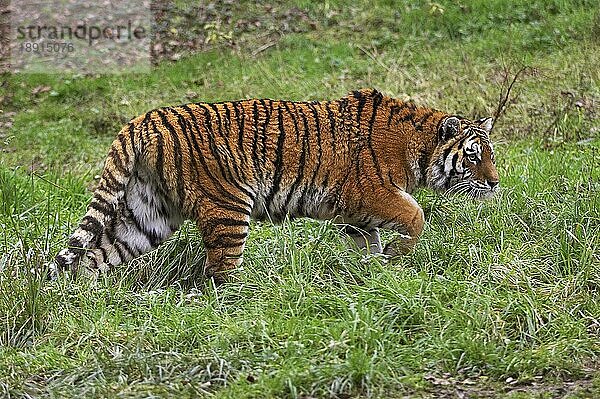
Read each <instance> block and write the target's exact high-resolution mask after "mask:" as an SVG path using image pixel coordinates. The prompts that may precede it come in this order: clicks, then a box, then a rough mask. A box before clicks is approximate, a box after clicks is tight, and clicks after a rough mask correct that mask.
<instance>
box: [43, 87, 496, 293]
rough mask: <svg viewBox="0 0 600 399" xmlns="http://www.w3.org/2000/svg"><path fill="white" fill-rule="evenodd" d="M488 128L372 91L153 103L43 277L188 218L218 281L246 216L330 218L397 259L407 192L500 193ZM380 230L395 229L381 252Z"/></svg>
mask: <svg viewBox="0 0 600 399" xmlns="http://www.w3.org/2000/svg"><path fill="white" fill-rule="evenodd" d="M492 126H493V118H483V119H479V120H476V121H472V120H469V119H467V118H464V117H462V116H458V115H454V114H449V113H445V112H442V111H438V110H435V109H431V108H428V107H424V106H419V105H416V104H415V103H414V102H412V101H402V100H400V99H396V98H393V97H390V96H386V95H384V94H382V93H381V92H379V91H378V90H376V89H361V90H356V91H353V92H351V93H349V94H347V95H345V96H344V97H342V98H340V99H337V100H332V101H287V100H271V99H246V100H239V101H228V102H215V103H202V102H200V103H191V104H185V105H179V106H172V107H163V108H158V109H154V110H152V111H150V112H147V113H145V114H143V115H141V116H138V117H137V118H134V119H132V120H131V121H130V122H129V123H128V124H127V125H126V126H125V127H123V129H122V130H121V131H120V132H119V133H118V135H117V137H116V139H115V140H114V142H113V143H112V145H111V146H110V150H109V152H108V157H107V159H106V161H105V165H104V169H103V171H102V174H101V177H100V180H99V183H98V185H97V188H96V189H95V191H94V193H93V197H92V199H91V202H90V203H89V207H88V209H87V213H86V214H85V216H83V218H82V219H81V222H80V223H79V226H78V227H77V229H76V230H75V231H74V233H73V234H72V235H71V236H70V238H69V240H68V245H67V248H65V249H63V250H61V251H60V252H59V253H58V254H57V255H56V257H55V260H54V262H53V264H52V265H51V271H50V273H51V276H53V277H56V276H57V275H58V274H60V273H61V272H63V271H68V272H69V273H73V274H78V273H85V274H91V275H93V276H98V275H100V274H102V273H105V272H107V271H108V270H109V269H111V268H114V267H115V266H117V265H119V264H121V263H123V262H126V261H129V260H131V259H133V258H136V257H138V256H140V255H142V254H144V253H146V252H148V251H150V250H152V249H155V248H157V247H158V246H159V245H160V244H161V243H162V242H164V241H165V240H166V239H167V238H169V237H170V236H171V235H172V234H173V233H174V232H175V231H176V230H178V228H179V227H180V226H181V225H182V223H183V222H184V221H185V220H187V219H191V220H192V221H193V222H195V224H196V226H197V229H198V231H199V233H200V235H201V237H202V242H203V246H204V248H205V251H206V255H205V260H204V269H203V271H204V274H205V275H206V276H207V277H209V278H212V279H213V281H214V282H215V283H219V284H220V283H223V282H226V281H228V276H230V273H231V272H232V271H233V270H235V269H236V268H237V267H238V266H240V264H241V263H242V260H243V252H244V247H245V245H246V239H247V237H248V230H249V227H250V220H251V219H255V220H269V221H271V222H275V223H278V222H281V221H283V220H285V219H286V218H290V219H292V218H298V217H309V218H313V219H318V220H331V221H332V222H333V223H334V224H335V225H336V226H339V228H340V230H341V231H342V233H343V234H345V235H347V236H349V237H350V239H351V240H350V243H352V241H354V243H355V244H356V246H358V247H359V248H362V249H363V250H366V251H368V252H371V253H374V254H381V255H382V256H384V257H385V256H388V257H395V256H401V255H404V254H408V253H409V252H410V251H411V250H412V249H413V248H414V247H415V245H416V243H417V241H418V238H419V236H420V235H421V233H422V232H423V229H424V223H425V217H424V213H423V209H422V208H421V207H420V205H419V204H418V203H417V201H416V200H415V199H414V198H413V196H412V195H411V194H412V193H413V192H414V190H415V189H417V188H420V187H425V188H430V189H433V190H434V191H438V192H447V193H455V194H461V193H462V194H465V195H467V196H470V197H473V198H479V199H484V198H490V197H492V196H493V195H494V193H495V192H496V191H497V190H498V187H499V176H498V172H497V170H496V166H495V158H494V150H493V147H492V143H491V141H490V139H489V132H490V131H491V129H492ZM379 229H389V230H392V231H395V232H398V233H400V234H397V235H396V236H397V237H396V238H394V239H392V240H391V241H390V242H389V243H388V244H387V245H386V246H385V247H383V246H382V243H381V239H380V235H379Z"/></svg>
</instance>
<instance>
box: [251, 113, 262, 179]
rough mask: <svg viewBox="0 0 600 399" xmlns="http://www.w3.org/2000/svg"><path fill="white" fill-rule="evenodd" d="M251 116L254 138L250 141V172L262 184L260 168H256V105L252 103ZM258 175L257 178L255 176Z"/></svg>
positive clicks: (257, 114)
mask: <svg viewBox="0 0 600 399" xmlns="http://www.w3.org/2000/svg"><path fill="white" fill-rule="evenodd" d="M252 116H253V118H254V120H253V130H254V138H253V139H252V172H253V174H254V177H255V178H258V179H260V180H261V183H260V184H262V173H260V168H257V167H256V161H257V160H258V116H259V113H258V103H257V102H256V101H254V102H253V103H252ZM257 175H258V176H257Z"/></svg>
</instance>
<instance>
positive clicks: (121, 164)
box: [50, 123, 138, 276]
mask: <svg viewBox="0 0 600 399" xmlns="http://www.w3.org/2000/svg"><path fill="white" fill-rule="evenodd" d="M133 131H134V125H133V123H130V124H129V126H126V127H124V128H123V129H122V130H121V131H120V132H119V134H118V136H117V138H116V139H115V140H114V141H113V143H112V145H111V147H110V151H109V155H108V157H107V159H106V162H105V164H104V170H103V172H102V175H101V177H100V182H99V184H98V187H97V188H96V190H95V191H94V196H93V198H92V200H91V202H90V204H89V206H88V210H87V212H86V214H85V216H84V217H83V219H82V220H81V222H80V224H79V227H78V228H77V229H76V230H75V232H74V233H73V234H72V235H71V236H70V238H69V242H68V246H67V248H65V249H63V250H62V251H60V252H59V253H58V255H56V257H55V264H54V265H51V269H54V270H50V272H51V275H53V276H54V275H55V274H57V273H58V272H61V271H66V270H70V271H73V272H74V271H76V270H77V269H78V266H79V263H80V262H81V260H82V257H84V256H85V255H88V256H86V258H87V260H89V262H88V263H89V264H88V265H86V267H87V268H89V269H101V268H102V263H105V262H103V261H104V260H105V259H98V255H99V254H98V253H94V251H92V252H90V250H95V251H96V252H100V255H102V256H103V258H109V257H110V256H109V253H108V252H106V251H107V250H108V249H109V248H107V247H109V246H110V245H108V244H109V242H103V241H107V240H108V241H113V242H114V241H115V239H116V237H111V232H112V231H113V230H114V229H113V228H112V227H113V226H114V224H115V223H116V221H117V220H116V219H117V217H118V211H119V204H120V203H122V202H123V198H124V197H125V195H126V190H127V186H128V183H129V181H130V178H131V176H132V173H133V172H134V168H135V165H136V154H137V153H138V151H137V149H136V148H135V145H134V137H133ZM111 239H112V240H111ZM113 246H114V244H113ZM52 266H53V267H52Z"/></svg>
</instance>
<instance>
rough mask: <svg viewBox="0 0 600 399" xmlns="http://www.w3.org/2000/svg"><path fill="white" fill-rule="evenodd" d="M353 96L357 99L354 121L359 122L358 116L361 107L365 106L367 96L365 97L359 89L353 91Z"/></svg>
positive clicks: (360, 112) (361, 110) (361, 109)
mask: <svg viewBox="0 0 600 399" xmlns="http://www.w3.org/2000/svg"><path fill="white" fill-rule="evenodd" d="M354 97H355V98H356V99H357V100H358V106H357V108H356V122H358V124H360V117H361V114H362V112H363V109H364V108H365V104H366V102H367V97H365V96H364V95H363V94H362V93H361V92H360V91H355V92H354Z"/></svg>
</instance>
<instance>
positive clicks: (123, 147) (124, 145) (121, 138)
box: [117, 133, 129, 174]
mask: <svg viewBox="0 0 600 399" xmlns="http://www.w3.org/2000/svg"><path fill="white" fill-rule="evenodd" d="M117 138H118V139H119V143H120V144H121V150H122V151H123V155H125V164H126V165H129V153H128V152H127V143H126V142H125V136H124V135H123V134H122V133H119V134H118V135H117ZM125 170H126V171H127V172H128V173H127V174H129V168H125Z"/></svg>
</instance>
